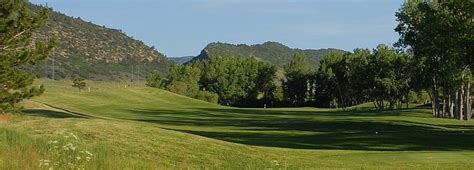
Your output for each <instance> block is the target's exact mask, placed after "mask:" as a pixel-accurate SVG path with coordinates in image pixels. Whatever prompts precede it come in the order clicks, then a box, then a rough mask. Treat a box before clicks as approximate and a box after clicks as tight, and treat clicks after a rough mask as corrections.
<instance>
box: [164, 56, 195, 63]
mask: <svg viewBox="0 0 474 170" xmlns="http://www.w3.org/2000/svg"><path fill="white" fill-rule="evenodd" d="M193 58H194V56H184V57H169V58H168V59H169V60H171V61H173V62H174V63H175V64H184V63H187V62H188V61H191V60H192V59H193Z"/></svg>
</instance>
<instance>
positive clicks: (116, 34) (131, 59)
mask: <svg viewBox="0 0 474 170" xmlns="http://www.w3.org/2000/svg"><path fill="white" fill-rule="evenodd" d="M30 6H31V8H32V9H33V10H35V11H37V10H38V9H39V8H41V7H39V6H36V5H30ZM50 37H55V38H56V39H57V46H56V47H55V49H54V50H53V51H52V53H51V54H50V58H49V59H48V61H46V62H47V63H45V62H42V63H39V64H37V65H35V66H33V67H32V69H33V71H34V73H35V74H36V75H37V76H39V77H45V76H47V77H49V78H55V79H61V78H71V77H75V76H82V77H85V78H88V79H96V80H110V79H114V80H117V79H127V80H130V79H131V78H134V79H139V78H140V77H144V76H145V75H146V73H148V71H149V70H152V69H157V70H160V71H162V72H167V71H168V67H169V66H170V65H171V64H172V63H171V61H169V60H167V59H166V57H165V56H164V55H163V54H161V53H159V52H158V51H156V50H155V49H154V47H149V46H147V45H145V44H144V43H143V42H141V41H139V40H135V39H133V37H130V36H127V35H126V34H125V33H123V32H122V31H121V30H117V29H111V28H106V27H105V26H99V25H96V24H93V23H91V22H86V21H84V20H82V19H81V18H73V17H69V16H66V15H64V14H61V13H59V12H54V11H52V12H51V13H50V16H49V18H48V20H47V21H46V22H45V24H44V25H43V26H42V27H41V28H40V29H39V30H38V31H37V32H36V33H35V35H34V38H35V39H36V40H45V39H49V38H50Z"/></svg>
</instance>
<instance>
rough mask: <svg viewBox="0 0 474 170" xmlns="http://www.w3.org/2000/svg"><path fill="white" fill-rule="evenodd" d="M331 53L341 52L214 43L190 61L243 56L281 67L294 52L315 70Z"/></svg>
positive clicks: (273, 45)
mask: <svg viewBox="0 0 474 170" xmlns="http://www.w3.org/2000/svg"><path fill="white" fill-rule="evenodd" d="M331 51H342V50H338V49H318V50H312V49H307V50H302V49H294V48H290V47H287V46H285V45H283V44H281V43H278V42H265V43H263V44H255V45H245V44H239V45H234V44H228V43H221V42H214V43H210V44H208V45H207V46H206V47H205V48H204V49H203V50H202V51H201V53H200V54H199V55H198V56H196V57H195V58H193V60H192V61H196V60H203V59H207V58H209V57H217V56H244V57H248V56H250V57H255V58H256V59H257V60H260V61H264V62H270V63H273V64H275V65H277V66H280V67H283V66H284V65H286V64H287V63H289V62H290V61H291V59H292V57H293V55H294V54H295V53H296V52H303V53H305V54H306V57H307V58H308V62H309V63H310V65H311V68H313V69H316V68H318V66H319V62H320V61H321V60H322V59H323V58H324V56H326V55H327V54H328V53H329V52H331Z"/></svg>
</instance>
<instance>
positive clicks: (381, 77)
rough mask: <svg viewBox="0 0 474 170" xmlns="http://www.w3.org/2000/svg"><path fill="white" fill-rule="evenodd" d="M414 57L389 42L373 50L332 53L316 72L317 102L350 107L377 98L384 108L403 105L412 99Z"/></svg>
mask: <svg viewBox="0 0 474 170" xmlns="http://www.w3.org/2000/svg"><path fill="white" fill-rule="evenodd" d="M410 61H411V58H410V57H409V56H408V55H406V54H404V53H398V52H396V51H395V50H394V49H392V48H389V47H388V46H386V45H379V46H377V48H376V49H374V51H373V52H372V53H370V51H369V50H367V49H356V50H354V52H353V53H332V54H330V55H328V56H327V57H326V58H325V59H324V60H323V61H322V62H321V67H320V68H319V71H318V72H317V73H316V76H315V79H316V80H315V82H316V89H315V91H316V98H315V100H316V102H317V103H318V104H319V105H320V106H325V107H347V106H352V105H356V104H360V103H363V102H367V101H374V104H375V105H376V107H377V108H379V109H383V108H384V107H385V106H384V101H389V103H390V107H391V108H394V107H396V106H398V107H400V103H401V102H407V101H408V94H409V91H410V87H409V84H410V82H411V75H412V74H411V70H410V69H409V67H410Z"/></svg>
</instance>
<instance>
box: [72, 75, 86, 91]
mask: <svg viewBox="0 0 474 170" xmlns="http://www.w3.org/2000/svg"><path fill="white" fill-rule="evenodd" d="M72 87H74V88H78V89H79V91H81V90H83V89H84V88H86V82H84V79H83V78H75V79H74V80H73V81H72Z"/></svg>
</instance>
